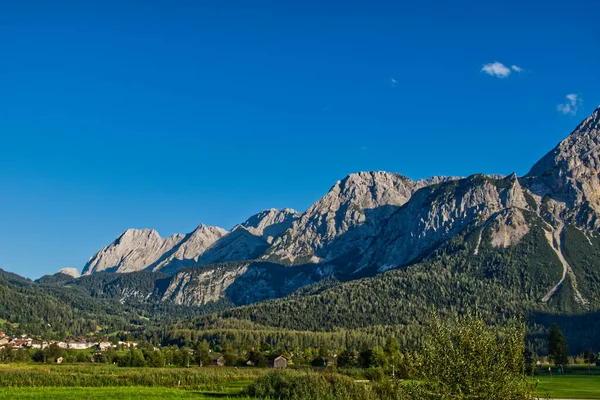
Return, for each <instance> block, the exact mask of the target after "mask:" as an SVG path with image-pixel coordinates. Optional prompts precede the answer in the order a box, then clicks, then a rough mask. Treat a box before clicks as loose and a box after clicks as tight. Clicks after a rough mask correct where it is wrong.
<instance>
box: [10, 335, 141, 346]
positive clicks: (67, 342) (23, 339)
mask: <svg viewBox="0 0 600 400" xmlns="http://www.w3.org/2000/svg"><path fill="white" fill-rule="evenodd" d="M52 344H55V345H57V346H58V347H60V348H61V349H65V350H86V349H91V348H94V349H97V350H100V351H105V350H109V349H118V348H136V347H137V343H136V342H123V341H119V342H117V343H111V342H109V341H108V340H106V341H102V342H98V341H91V340H88V339H85V338H83V337H78V338H66V339H64V340H43V339H39V338H36V337H33V336H31V335H26V334H24V335H6V334H5V333H4V332H2V331H0V349H2V348H4V347H9V348H12V349H15V350H20V349H40V350H43V349H45V348H47V347H49V346H50V345H52Z"/></svg>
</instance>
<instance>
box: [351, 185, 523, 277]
mask: <svg viewBox="0 0 600 400" xmlns="http://www.w3.org/2000/svg"><path fill="white" fill-rule="evenodd" d="M510 208H528V205H527V201H526V199H525V194H524V191H523V188H522V187H521V185H520V184H519V181H518V179H517V177H516V176H515V175H514V174H513V175H511V176H509V177H507V178H504V179H501V180H497V179H493V178H489V177H486V176H484V175H474V176H471V177H469V178H466V179H461V180H456V181H451V182H444V183H441V184H439V185H434V186H427V187H425V188H423V189H421V190H419V191H418V192H416V193H415V194H414V195H413V196H412V198H411V199H410V200H409V201H408V202H407V203H406V205H405V206H404V207H402V208H400V209H398V210H397V211H396V212H395V213H393V214H392V215H391V216H390V218H389V219H388V220H387V221H386V223H385V225H384V226H383V228H382V230H381V232H380V233H379V234H378V235H377V236H376V237H375V238H374V239H373V242H372V244H371V246H370V247H369V248H368V249H367V251H366V252H365V253H364V255H363V257H362V261H361V263H360V267H361V268H367V267H371V268H373V267H376V268H377V269H378V271H385V270H388V269H391V268H396V267H398V266H401V265H406V264H409V263H411V262H414V261H417V260H418V259H420V258H422V257H424V256H425V255H427V254H428V253H429V252H431V251H433V250H435V249H436V248H438V247H439V246H441V245H442V244H443V243H444V242H445V241H447V240H448V239H450V238H452V237H454V236H455V235H457V234H458V233H460V232H461V231H462V230H463V229H465V228H466V227H467V226H470V225H472V226H474V225H477V224H480V223H484V222H485V221H486V220H487V219H488V218H490V217H491V216H492V215H494V214H496V213H498V212H500V211H502V210H505V209H510Z"/></svg>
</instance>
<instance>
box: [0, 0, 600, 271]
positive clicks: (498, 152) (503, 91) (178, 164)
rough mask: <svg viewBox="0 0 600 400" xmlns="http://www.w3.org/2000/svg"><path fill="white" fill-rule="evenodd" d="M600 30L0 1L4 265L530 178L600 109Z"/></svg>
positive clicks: (163, 5)
mask: <svg viewBox="0 0 600 400" xmlns="http://www.w3.org/2000/svg"><path fill="white" fill-rule="evenodd" d="M211 3H212V4H211ZM361 3H362V4H361ZM598 15H600V3H598V2H597V1H595V0H589V1H573V2H564V1H561V2H558V1H543V2H542V1H503V2H481V1H471V2H448V1H438V2H435V1H419V2H413V1H411V2H399V1H395V2H391V1H390V2H376V1H373V2H356V3H354V2H342V1H325V2H323V1H315V2H313V1H302V2H281V1H273V2H263V1H252V2H231V1H219V2H208V1H206V2H197V1H189V2H178V1H168V2H167V1H164V2H158V1H140V2H133V1H119V2H110V1H98V2H92V1H83V2H82V1H73V2H69V1H62V2H46V1H44V2H35V1H18V2H9V1H2V0H0V139H1V142H0V268H3V269H6V270H10V271H14V272H17V273H19V274H22V275H25V276H27V277H32V278H35V277H39V276H41V275H43V274H45V273H53V272H55V271H56V270H58V269H60V268H63V267H76V268H79V269H80V268H81V267H82V266H83V265H84V264H85V262H86V260H87V258H88V257H89V256H91V255H92V254H93V253H95V252H96V251H97V250H98V249H99V248H101V247H102V246H104V245H106V244H108V243H109V242H111V241H112V240H113V239H114V238H116V237H117V236H118V235H119V234H120V233H121V232H122V231H123V230H125V229H127V228H130V227H135V228H154V229H157V230H158V231H159V232H160V233H161V235H163V236H166V235H169V234H172V233H175V232H189V231H191V230H192V229H194V228H195V227H196V226H197V225H198V224H199V223H201V222H204V223H207V224H210V225H219V226H222V227H225V228H231V227H232V226H233V225H234V224H236V223H238V222H241V221H243V220H244V219H245V218H246V217H248V216H249V215H251V214H254V213H256V212H258V211H260V210H261V209H265V208H270V207H278V208H280V207H293V208H295V209H298V210H304V209H306V208H307V207H308V206H309V205H310V204H311V203H313V202H314V201H315V200H317V199H318V198H319V197H321V196H322V195H323V194H324V193H325V192H326V191H327V190H328V189H329V187H330V186H331V185H333V184H334V183H335V181H336V180H338V179H341V178H343V177H344V176H346V175H347V174H349V173H352V172H356V171H362V170H387V171H394V172H400V173H403V174H405V175H408V176H409V177H411V178H415V179H416V178H422V177H428V176H431V175H470V174H472V173H478V172H483V173H503V174H508V173H511V172H513V171H515V172H517V173H518V174H524V173H526V172H527V171H528V169H529V167H530V166H531V165H532V164H533V163H534V162H535V161H536V160H537V159H538V158H540V157H541V156H542V155H543V154H544V153H545V152H547V151H548V150H550V149H551V148H552V147H553V146H554V145H556V143H557V142H559V141H560V140H561V139H562V138H563V137H565V136H567V134H568V133H569V132H571V130H572V129H573V128H574V127H575V125H577V123H578V122H579V121H580V120H581V119H583V118H584V117H585V116H587V115H588V114H590V113H591V112H592V111H593V109H594V108H595V107H596V106H598V104H600V79H599V75H598V68H599V67H598V66H599V65H600V51H598V50H599V49H600V26H599V24H598V21H597V16H598ZM513 66H514V67H513ZM567 95H571V96H570V97H569V98H567V97H566V96H567Z"/></svg>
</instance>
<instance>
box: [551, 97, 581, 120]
mask: <svg viewBox="0 0 600 400" xmlns="http://www.w3.org/2000/svg"><path fill="white" fill-rule="evenodd" d="M565 97H566V99H567V101H566V102H565V103H563V104H559V105H557V106H556V109H557V110H558V112H560V113H561V114H564V115H575V114H577V111H579V106H581V103H583V101H582V100H581V98H579V96H578V95H576V94H575V93H571V94H568V95H566V96H565Z"/></svg>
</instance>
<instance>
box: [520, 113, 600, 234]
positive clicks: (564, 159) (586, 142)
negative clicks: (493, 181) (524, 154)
mask: <svg viewBox="0 0 600 400" xmlns="http://www.w3.org/2000/svg"><path fill="white" fill-rule="evenodd" d="M599 175H600V108H598V109H596V110H595V111H594V113H593V114H592V115H591V116H589V117H588V118H586V119H585V120H584V121H582V122H581V123H580V124H579V125H578V126H577V128H575V130H574V131H573V132H572V133H571V134H570V135H569V136H568V137H567V138H566V139H564V140H563V141H561V142H560V143H559V144H558V145H557V146H556V147H555V148H554V149H552V150H551V151H550V152H549V153H548V154H546V155H545V156H544V157H542V158H541V159H540V160H539V161H538V162H537V163H536V164H535V165H534V166H533V167H532V168H531V170H530V171H529V173H528V174H527V175H526V176H525V179H524V184H525V185H526V186H527V187H528V188H529V189H530V190H531V191H532V192H533V193H535V194H536V195H538V196H541V197H544V196H547V198H549V199H550V201H547V202H546V207H547V209H546V211H547V213H548V214H549V215H551V219H553V220H555V221H556V220H560V221H567V222H574V223H576V224H577V225H579V226H584V227H588V228H592V229H598V228H599V227H600V221H598V218H596V215H597V214H598V213H600V190H599V189H598V188H599V187H600V178H599Z"/></svg>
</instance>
